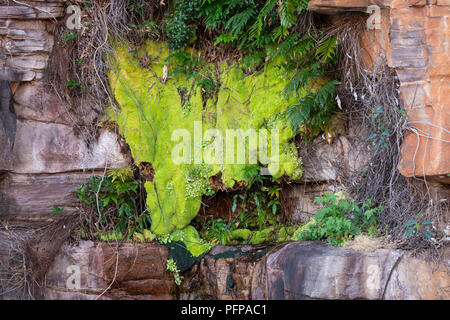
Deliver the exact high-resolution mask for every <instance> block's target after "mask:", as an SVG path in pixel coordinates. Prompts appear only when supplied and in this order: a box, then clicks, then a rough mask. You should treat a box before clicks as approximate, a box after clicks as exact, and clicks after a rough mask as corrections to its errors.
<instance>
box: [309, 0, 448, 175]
mask: <svg viewBox="0 0 450 320" xmlns="http://www.w3.org/2000/svg"><path fill="white" fill-rule="evenodd" d="M369 5H378V6H379V7H380V9H381V28H380V29H375V30H368V31H367V33H366V34H365V35H364V37H363V39H362V45H363V46H364V48H365V49H366V50H365V51H367V52H368V56H369V57H368V59H366V57H364V61H366V62H367V64H369V65H370V63H372V62H373V61H376V60H377V58H380V57H381V58H385V59H386V60H387V63H388V65H389V66H390V67H392V68H394V69H395V70H396V72H397V75H398V77H399V80H400V106H401V107H402V108H404V109H406V110H407V114H408V118H409V121H408V129H407V132H406V134H405V139H404V142H403V146H402V159H401V161H400V163H399V166H398V169H399V171H400V172H401V173H402V174H403V175H404V176H407V177H412V176H433V177H437V178H439V179H441V180H447V181H449V180H450V178H449V177H448V176H447V175H448V173H450V158H449V154H450V144H449V142H450V131H449V127H448V123H449V122H450V121H449V120H450V113H449V109H448V105H449V102H450V61H449V30H450V28H449V23H450V21H449V15H450V1H448V0H428V1H426V0H393V1H388V0H351V1H349V0H312V1H310V3H309V8H310V9H311V10H314V11H316V12H319V13H325V14H336V13H341V12H349V11H359V12H366V11H367V7H368V6H369Z"/></svg>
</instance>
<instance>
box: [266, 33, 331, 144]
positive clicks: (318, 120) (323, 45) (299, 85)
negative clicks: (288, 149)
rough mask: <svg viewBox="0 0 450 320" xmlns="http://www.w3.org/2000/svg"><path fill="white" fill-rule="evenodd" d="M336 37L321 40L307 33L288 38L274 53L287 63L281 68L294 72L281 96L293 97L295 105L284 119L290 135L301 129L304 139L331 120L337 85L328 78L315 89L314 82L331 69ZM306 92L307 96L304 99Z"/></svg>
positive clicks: (315, 83)
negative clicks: (301, 127)
mask: <svg viewBox="0 0 450 320" xmlns="http://www.w3.org/2000/svg"><path fill="white" fill-rule="evenodd" d="M337 43H338V41H337V38H336V37H330V38H325V39H324V38H321V37H319V36H317V35H311V34H307V35H305V36H303V37H300V36H299V35H298V34H294V35H291V36H290V37H288V38H287V39H286V40H285V41H284V42H283V43H282V44H281V45H280V46H279V48H278V50H277V51H276V52H275V53H274V56H275V57H276V56H278V55H280V56H282V57H284V58H285V59H286V60H287V63H286V64H283V65H282V67H283V68H285V69H286V70H287V71H291V72H292V71H294V75H293V76H292V78H291V80H290V81H289V83H288V84H287V85H286V87H285V90H284V94H285V96H289V95H291V94H295V95H296V96H297V97H298V100H297V103H295V104H294V105H292V106H291V107H289V108H288V109H287V110H286V112H285V116H286V120H287V121H288V122H289V123H290V125H291V129H292V131H293V132H297V131H298V129H299V127H300V126H303V128H304V130H303V134H304V135H305V136H306V135H307V134H309V135H312V136H314V135H317V134H318V133H319V132H320V130H321V129H322V128H323V127H324V126H325V125H326V123H327V122H328V121H329V120H330V119H331V116H332V114H333V112H334V96H335V92H336V86H337V85H339V82H338V81H337V80H335V79H331V80H329V81H328V82H326V83H324V84H322V85H321V86H320V87H319V88H318V89H315V86H317V79H320V78H324V77H327V73H328V70H330V69H332V67H333V65H334V63H335V60H336V48H337ZM304 91H306V92H308V94H307V95H306V96H303V95H302V93H303V92H304Z"/></svg>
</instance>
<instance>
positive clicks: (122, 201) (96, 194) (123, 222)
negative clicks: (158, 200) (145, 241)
mask: <svg viewBox="0 0 450 320" xmlns="http://www.w3.org/2000/svg"><path fill="white" fill-rule="evenodd" d="M138 187H139V182H138V181H136V180H134V179H133V178H132V175H131V173H130V171H129V170H126V169H118V170H111V171H109V172H108V175H106V176H104V177H100V176H92V177H91V178H90V179H89V181H88V182H87V183H85V184H83V185H82V186H81V187H80V188H78V189H77V191H76V192H77V195H78V197H79V199H80V200H81V201H82V204H83V205H84V207H85V208H86V210H89V212H90V214H89V215H87V216H86V221H85V226H86V227H92V228H94V229H95V230H96V231H102V232H103V231H115V232H116V233H117V232H118V233H120V234H124V235H127V238H131V237H132V236H133V233H134V232H139V233H143V232H144V230H145V229H149V228H150V225H151V220H150V216H149V214H148V213H147V212H145V211H144V212H139V210H138V205H137V199H138Z"/></svg>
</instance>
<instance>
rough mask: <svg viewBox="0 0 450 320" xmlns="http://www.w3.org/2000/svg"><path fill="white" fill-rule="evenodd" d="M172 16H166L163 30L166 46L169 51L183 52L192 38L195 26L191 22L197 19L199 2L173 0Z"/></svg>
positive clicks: (197, 0)
mask: <svg viewBox="0 0 450 320" xmlns="http://www.w3.org/2000/svg"><path fill="white" fill-rule="evenodd" d="M173 6H174V8H175V10H174V12H173V14H167V15H166V20H165V23H164V30H165V32H166V35H167V44H168V47H169V49H170V50H171V51H178V50H183V49H184V48H185V47H186V45H187V43H188V41H189V39H191V38H192V37H193V36H194V31H195V29H196V25H195V24H194V23H193V20H194V19H195V18H196V17H197V15H198V12H199V7H200V1H199V0H175V1H174V2H173Z"/></svg>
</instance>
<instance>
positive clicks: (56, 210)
mask: <svg viewBox="0 0 450 320" xmlns="http://www.w3.org/2000/svg"><path fill="white" fill-rule="evenodd" d="M65 214H67V213H66V211H64V208H60V207H58V206H53V209H52V212H51V213H50V215H51V216H54V215H65Z"/></svg>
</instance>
